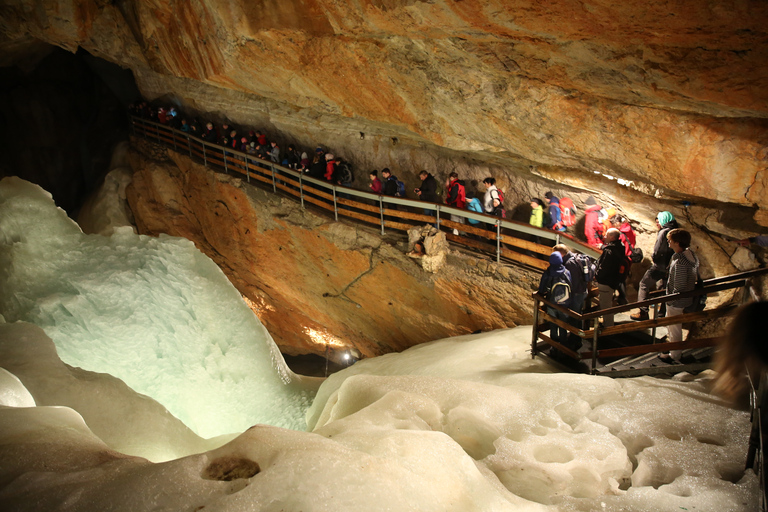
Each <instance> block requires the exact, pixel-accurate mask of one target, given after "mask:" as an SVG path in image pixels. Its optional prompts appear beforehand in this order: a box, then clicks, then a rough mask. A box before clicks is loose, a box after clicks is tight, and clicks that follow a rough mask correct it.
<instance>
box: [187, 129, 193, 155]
mask: <svg viewBox="0 0 768 512" xmlns="http://www.w3.org/2000/svg"><path fill="white" fill-rule="evenodd" d="M187 147H188V148H189V159H190V160H192V140H191V139H190V138H189V135H187Z"/></svg>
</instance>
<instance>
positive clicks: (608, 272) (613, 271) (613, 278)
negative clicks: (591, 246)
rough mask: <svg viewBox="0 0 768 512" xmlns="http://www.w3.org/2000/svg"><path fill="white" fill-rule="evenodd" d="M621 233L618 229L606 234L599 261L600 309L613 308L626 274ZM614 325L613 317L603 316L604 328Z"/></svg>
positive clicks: (610, 230)
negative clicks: (617, 292)
mask: <svg viewBox="0 0 768 512" xmlns="http://www.w3.org/2000/svg"><path fill="white" fill-rule="evenodd" d="M620 235H621V233H620V232H619V230H618V229H616V228H611V229H609V230H608V231H607V232H606V233H605V242H606V243H605V245H604V246H603V253H602V254H601V255H600V259H599V260H597V274H596V275H595V280H596V281H597V290H598V292H599V299H600V309H608V308H612V307H613V295H614V292H615V291H616V290H617V289H618V288H619V285H620V284H621V281H622V279H623V278H624V276H626V274H625V268H624V261H625V256H624V245H623V244H622V243H621V240H619V236H620ZM612 325H613V315H612V314H609V315H603V326H604V327H611V326H612Z"/></svg>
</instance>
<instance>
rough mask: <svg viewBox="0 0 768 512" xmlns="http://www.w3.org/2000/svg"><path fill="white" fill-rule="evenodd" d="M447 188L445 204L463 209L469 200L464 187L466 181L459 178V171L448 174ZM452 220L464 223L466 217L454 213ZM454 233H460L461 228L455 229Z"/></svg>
mask: <svg viewBox="0 0 768 512" xmlns="http://www.w3.org/2000/svg"><path fill="white" fill-rule="evenodd" d="M446 189H448V196H447V197H446V198H445V204H447V205H448V206H452V207H454V208H459V209H461V210H463V209H464V205H465V204H466V202H467V196H466V189H465V188H464V182H463V181H462V180H460V179H459V174H458V173H457V172H452V173H451V174H450V175H449V176H448V183H447V185H446ZM451 222H456V223H458V224H464V217H460V216H458V215H453V214H452V215H451ZM453 234H454V235H459V230H458V229H454V230H453Z"/></svg>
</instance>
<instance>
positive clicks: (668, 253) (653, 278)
mask: <svg viewBox="0 0 768 512" xmlns="http://www.w3.org/2000/svg"><path fill="white" fill-rule="evenodd" d="M656 227H657V228H658V229H659V233H658V234H657V235H656V244H655V245H654V246H653V254H652V255H651V260H652V261H653V264H652V265H651V268H649V269H648V270H647V271H646V272H645V274H644V275H643V278H642V279H641V280H640V285H639V289H638V291H637V302H643V301H644V300H647V299H648V294H649V293H650V292H651V291H654V290H658V289H660V288H661V287H662V286H664V283H665V282H666V279H667V268H668V267H669V261H670V260H671V259H672V255H673V254H674V253H675V252H674V251H673V250H672V248H671V247H670V246H669V241H668V240H667V233H669V232H670V231H672V230H673V229H675V228H677V227H679V226H678V224H677V221H676V220H675V217H674V216H673V215H672V214H671V213H670V212H660V213H659V214H658V215H657V216H656ZM630 318H631V319H632V320H648V306H641V307H640V310H639V311H638V312H637V313H635V314H633V315H632V316H630Z"/></svg>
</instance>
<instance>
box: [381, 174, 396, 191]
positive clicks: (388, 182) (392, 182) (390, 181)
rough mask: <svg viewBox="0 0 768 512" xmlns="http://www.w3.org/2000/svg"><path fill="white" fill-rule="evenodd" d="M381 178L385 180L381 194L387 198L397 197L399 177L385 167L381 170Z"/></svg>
mask: <svg viewBox="0 0 768 512" xmlns="http://www.w3.org/2000/svg"><path fill="white" fill-rule="evenodd" d="M381 177H382V178H384V183H383V184H382V189H381V193H382V194H383V195H385V196H390V197H395V196H396V195H397V176H395V175H393V174H392V171H390V170H389V168H387V167H385V168H383V169H382V170H381Z"/></svg>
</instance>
